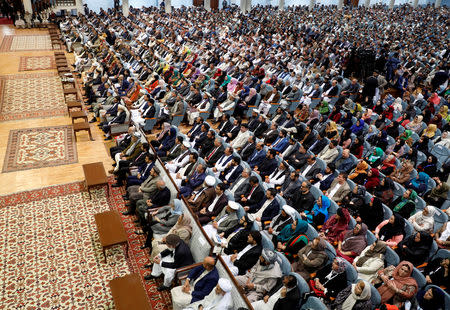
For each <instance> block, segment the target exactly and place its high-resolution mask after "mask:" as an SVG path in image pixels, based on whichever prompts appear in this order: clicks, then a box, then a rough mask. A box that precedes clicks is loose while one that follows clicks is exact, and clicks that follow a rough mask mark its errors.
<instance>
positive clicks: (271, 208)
mask: <svg viewBox="0 0 450 310" xmlns="http://www.w3.org/2000/svg"><path fill="white" fill-rule="evenodd" d="M266 201H267V198H265V199H264V200H262V201H261V202H259V203H257V204H256V205H252V206H249V207H250V209H249V210H248V212H249V213H256V212H258V211H259V209H261V208H262V206H263V205H264V204H265V203H266ZM279 212H280V204H279V203H278V201H277V200H276V199H273V200H272V202H271V203H270V204H269V205H268V206H267V207H266V209H265V210H264V211H263V213H262V216H261V223H264V222H265V221H271V220H272V219H273V218H274V217H275V216H277V215H278V213H279Z"/></svg>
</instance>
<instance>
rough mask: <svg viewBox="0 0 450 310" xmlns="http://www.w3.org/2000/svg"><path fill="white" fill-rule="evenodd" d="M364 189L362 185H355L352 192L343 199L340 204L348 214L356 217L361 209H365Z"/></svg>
mask: <svg viewBox="0 0 450 310" xmlns="http://www.w3.org/2000/svg"><path fill="white" fill-rule="evenodd" d="M365 196H366V188H365V187H364V186H362V185H356V186H355V187H353V189H352V191H351V192H350V193H349V194H348V195H347V196H345V197H344V199H343V200H342V204H343V205H344V206H345V207H346V208H347V210H348V212H349V213H350V214H351V215H352V216H353V217H356V216H357V215H358V214H359V212H360V210H361V209H362V208H365V204H366V202H365Z"/></svg>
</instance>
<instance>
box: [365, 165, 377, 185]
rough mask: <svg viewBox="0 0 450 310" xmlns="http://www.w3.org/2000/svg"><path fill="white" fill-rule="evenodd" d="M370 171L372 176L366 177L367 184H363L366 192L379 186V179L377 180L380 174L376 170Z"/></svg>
mask: <svg viewBox="0 0 450 310" xmlns="http://www.w3.org/2000/svg"><path fill="white" fill-rule="evenodd" d="M370 171H372V175H371V176H369V175H367V182H366V184H364V186H365V187H366V189H367V190H369V189H373V188H375V187H377V186H378V185H379V184H380V178H379V176H380V172H379V171H378V169H377V168H372V169H370Z"/></svg>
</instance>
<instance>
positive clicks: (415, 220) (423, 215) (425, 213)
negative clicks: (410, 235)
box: [408, 206, 436, 234]
mask: <svg viewBox="0 0 450 310" xmlns="http://www.w3.org/2000/svg"><path fill="white" fill-rule="evenodd" d="M435 213H436V209H435V208H434V207H433V206H426V207H425V208H424V209H423V210H422V211H418V212H416V213H415V214H414V215H412V216H411V217H410V218H409V219H408V221H409V222H410V223H411V224H412V225H413V227H414V229H415V231H417V232H426V233H428V234H432V233H433V231H434V214H435Z"/></svg>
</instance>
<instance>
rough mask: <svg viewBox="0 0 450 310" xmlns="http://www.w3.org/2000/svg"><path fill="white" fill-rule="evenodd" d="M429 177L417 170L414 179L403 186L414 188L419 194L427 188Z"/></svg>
mask: <svg viewBox="0 0 450 310" xmlns="http://www.w3.org/2000/svg"><path fill="white" fill-rule="evenodd" d="M429 179H430V176H429V175H428V174H426V173H425V172H419V173H418V174H417V176H416V177H415V178H414V179H412V180H411V181H409V182H408V183H406V184H405V187H406V188H411V189H413V190H415V191H416V192H417V193H418V194H419V195H420V194H422V193H424V192H425V191H426V190H427V188H428V180H429Z"/></svg>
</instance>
